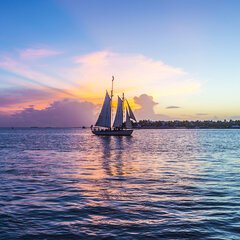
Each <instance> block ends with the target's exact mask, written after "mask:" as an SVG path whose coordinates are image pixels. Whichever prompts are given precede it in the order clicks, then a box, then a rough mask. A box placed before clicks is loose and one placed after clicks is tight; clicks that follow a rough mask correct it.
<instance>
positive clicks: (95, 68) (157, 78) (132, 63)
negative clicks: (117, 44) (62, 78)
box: [68, 51, 201, 97]
mask: <svg viewBox="0 0 240 240" xmlns="http://www.w3.org/2000/svg"><path fill="white" fill-rule="evenodd" d="M75 63H76V67H75V68H74V69H71V72H69V73H68V75H69V76H70V78H72V79H75V81H77V80H79V81H80V80H81V82H82V83H83V84H84V83H85V84H86V85H85V86H87V87H88V88H89V91H92V92H93V93H99V91H100V90H102V91H104V90H105V89H106V88H110V87H111V76H112V75H114V76H115V85H114V86H115V90H116V91H117V93H121V92H122V91H124V90H125V92H127V93H128V95H129V96H131V97H133V96H136V95H140V94H143V93H147V94H149V95H150V94H151V95H152V96H154V97H159V96H167V95H174V94H177V95H179V94H186V93H189V92H194V91H195V90H196V89H198V88H199V87H200V85H201V84H200V82H199V81H197V80H194V79H193V78H192V77H191V76H190V75H189V74H188V73H186V72H185V71H183V70H182V69H181V68H176V67H173V66H170V65H167V64H165V63H163V62H162V61H159V60H153V59H151V58H148V57H145V56H143V55H141V54H119V53H114V52H109V51H101V52H94V53H91V54H86V55H82V56H79V57H76V58H75Z"/></svg>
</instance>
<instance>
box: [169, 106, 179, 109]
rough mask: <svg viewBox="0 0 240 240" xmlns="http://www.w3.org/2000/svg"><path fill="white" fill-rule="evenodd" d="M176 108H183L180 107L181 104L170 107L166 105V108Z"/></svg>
mask: <svg viewBox="0 0 240 240" xmlns="http://www.w3.org/2000/svg"><path fill="white" fill-rule="evenodd" d="M174 108H181V107H179V106H168V107H166V109H174Z"/></svg>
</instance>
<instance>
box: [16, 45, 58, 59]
mask: <svg viewBox="0 0 240 240" xmlns="http://www.w3.org/2000/svg"><path fill="white" fill-rule="evenodd" d="M58 54H61V52H58V51H55V50H51V49H44V48H27V49H23V50H19V56H20V58H21V59H24V60H35V59H40V58H45V57H49V56H54V55H58Z"/></svg>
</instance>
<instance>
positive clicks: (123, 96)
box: [122, 92, 124, 119]
mask: <svg viewBox="0 0 240 240" xmlns="http://www.w3.org/2000/svg"><path fill="white" fill-rule="evenodd" d="M122 111H123V119H124V92H123V93H122Z"/></svg>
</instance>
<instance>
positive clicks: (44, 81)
mask: <svg viewBox="0 0 240 240" xmlns="http://www.w3.org/2000/svg"><path fill="white" fill-rule="evenodd" d="M0 68H1V69H4V70H5V71H8V72H9V73H12V74H14V75H17V76H18V78H19V80H20V81H22V82H28V83H29V84H34V85H36V86H41V87H46V88H51V89H56V90H57V89H58V90H59V91H61V92H64V93H65V94H69V95H71V94H70V93H68V92H67V91H64V90H63V89H68V88H70V87H72V85H70V84H69V83H68V81H64V80H63V79H60V78H56V77H52V76H50V74H45V73H43V72H41V71H36V70H33V69H32V67H29V66H28V65H26V64H24V63H22V62H20V61H18V60H15V59H13V58H11V57H9V56H4V57H2V58H0ZM56 86H57V87H56Z"/></svg>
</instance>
